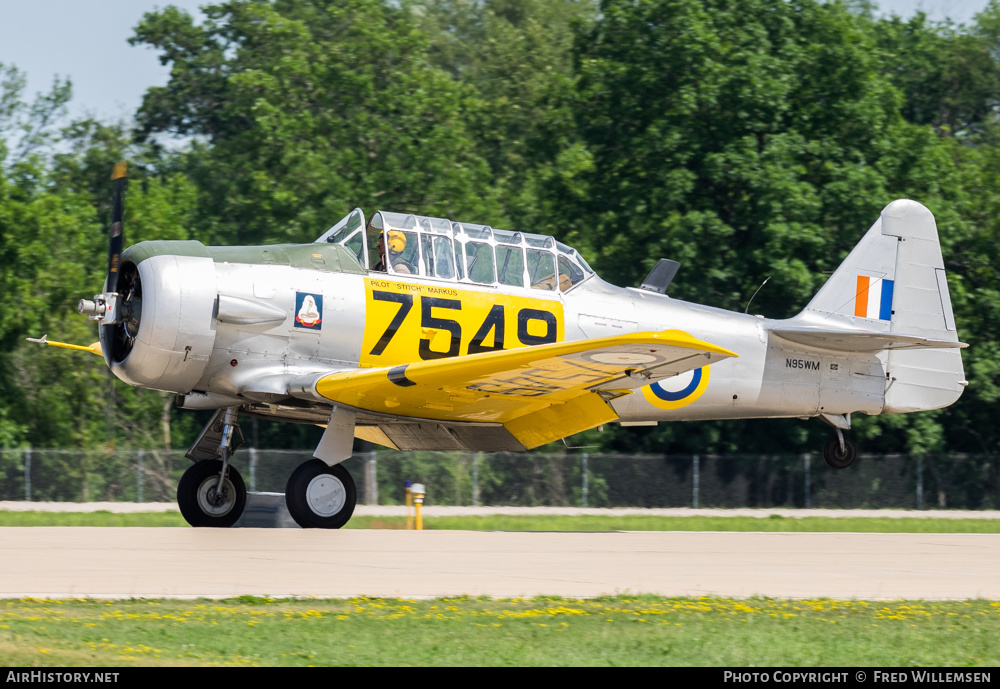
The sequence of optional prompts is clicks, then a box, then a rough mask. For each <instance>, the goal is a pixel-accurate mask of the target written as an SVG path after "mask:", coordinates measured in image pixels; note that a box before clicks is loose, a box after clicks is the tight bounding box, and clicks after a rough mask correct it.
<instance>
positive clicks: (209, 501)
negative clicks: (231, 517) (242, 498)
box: [198, 476, 236, 517]
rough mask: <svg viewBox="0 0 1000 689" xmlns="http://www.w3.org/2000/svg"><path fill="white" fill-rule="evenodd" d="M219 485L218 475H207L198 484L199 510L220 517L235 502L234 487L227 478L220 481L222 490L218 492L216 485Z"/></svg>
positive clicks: (226, 512) (231, 507)
mask: <svg viewBox="0 0 1000 689" xmlns="http://www.w3.org/2000/svg"><path fill="white" fill-rule="evenodd" d="M218 485H219V477H218V476H209V477H208V478H206V479H205V480H204V481H202V482H201V485H200V486H198V507H199V508H201V511H202V512H204V513H205V514H207V515H210V516H212V517H221V516H223V515H225V514H228V513H229V511H230V510H232V509H233V506H234V505H235V504H236V499H235V497H234V496H235V493H236V491H235V489H234V488H233V484H232V483H231V482H230V481H229V479H228V478H227V479H226V480H225V481H223V482H222V492H221V493H219V492H218V491H217V490H216V487H217V486H218Z"/></svg>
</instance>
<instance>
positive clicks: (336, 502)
mask: <svg viewBox="0 0 1000 689" xmlns="http://www.w3.org/2000/svg"><path fill="white" fill-rule="evenodd" d="M306 502H307V503H308V504H309V509H311V510H312V511H313V512H315V513H316V514H318V515H319V516H321V517H332V516H333V515H335V514H337V513H338V512H340V511H341V510H342V509H344V505H345V504H346V503H347V491H346V490H345V489H344V484H343V483H341V481H340V479H338V478H337V477H335V476H331V475H330V474H323V475H321V476H317V477H316V478H314V479H313V480H312V481H310V482H309V486H308V487H307V488H306Z"/></svg>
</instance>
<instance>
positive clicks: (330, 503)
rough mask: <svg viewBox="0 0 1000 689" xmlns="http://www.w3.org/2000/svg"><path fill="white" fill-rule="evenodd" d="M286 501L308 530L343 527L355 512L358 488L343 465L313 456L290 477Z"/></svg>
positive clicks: (299, 521)
mask: <svg viewBox="0 0 1000 689" xmlns="http://www.w3.org/2000/svg"><path fill="white" fill-rule="evenodd" d="M285 504H286V505H288V513H289V514H291V515H292V519H294V520H295V521H296V522H298V524H299V526H301V527H302V528H304V529H339V528H340V527H342V526H343V525H344V524H346V523H347V522H348V520H350V518H351V515H352V514H354V506H355V505H357V504H358V491H357V488H355V487H354V479H353V478H351V474H350V472H349V471H347V469H345V468H344V467H343V465H341V464H335V465H334V466H332V467H331V466H327V464H326V462H324V461H323V460H321V459H310V460H309V461H308V462H305V463H303V464H300V465H299V467H298V468H297V469H296V470H295V471H293V472H292V475H291V476H289V477H288V485H286V486H285Z"/></svg>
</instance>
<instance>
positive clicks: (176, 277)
mask: <svg viewBox="0 0 1000 689" xmlns="http://www.w3.org/2000/svg"><path fill="white" fill-rule="evenodd" d="M117 294H118V298H117V300H116V304H117V309H118V312H117V315H116V316H115V319H114V322H113V323H110V324H107V325H102V326H101V329H100V330H101V346H102V348H103V350H104V358H105V361H106V362H107V364H108V366H109V367H111V370H112V371H113V372H114V374H115V375H116V376H118V378H120V379H121V380H123V381H125V382H126V383H129V384H130V385H137V386H140V387H144V388H152V389H155V390H166V391H169V392H177V393H187V392H190V391H191V390H192V388H193V387H194V385H195V384H196V383H197V382H198V381H199V380H200V379H201V377H202V375H203V374H204V372H205V367H206V366H207V365H208V361H209V357H210V356H211V354H212V346H213V345H214V343H215V333H216V331H215V319H214V309H215V302H216V297H217V294H218V292H217V289H216V277H215V262H214V261H213V259H212V257H211V255H210V254H209V252H208V250H207V249H206V248H205V246H204V245H203V244H202V243H201V242H196V241H151V242H140V243H139V244H136V245H134V246H131V247H129V248H128V249H127V250H126V251H124V252H123V253H122V256H121V264H120V272H119V277H118V284H117Z"/></svg>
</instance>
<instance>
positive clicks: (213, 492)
mask: <svg viewBox="0 0 1000 689" xmlns="http://www.w3.org/2000/svg"><path fill="white" fill-rule="evenodd" d="M220 471H222V462H221V461H220V460H218V459H206V460H204V461H201V462H195V463H194V464H192V465H191V466H190V467H188V470H187V471H185V472H184V475H183V476H182V477H181V480H180V482H179V483H178V484H177V506H178V507H180V509H181V514H182V515H184V519H186V520H187V523H188V524H190V525H191V526H217V527H229V526H232V525H233V524H235V523H236V522H237V520H239V518H240V517H241V516H242V515H243V510H244V508H246V506H247V487H246V484H245V483H244V482H243V477H242V476H240V472H238V471H236V469H235V468H234V467H232V466H230V467H229V471H228V472H227V473H226V477H225V478H224V479H223V480H222V490H221V491H219V490H217V489H218V486H219V472H220Z"/></svg>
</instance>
